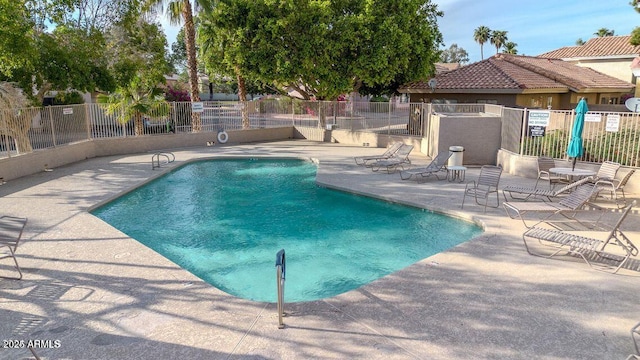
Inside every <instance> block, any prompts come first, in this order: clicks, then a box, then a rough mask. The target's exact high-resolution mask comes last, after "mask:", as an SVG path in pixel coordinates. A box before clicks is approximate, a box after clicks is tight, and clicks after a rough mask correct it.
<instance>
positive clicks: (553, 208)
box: [502, 183, 596, 228]
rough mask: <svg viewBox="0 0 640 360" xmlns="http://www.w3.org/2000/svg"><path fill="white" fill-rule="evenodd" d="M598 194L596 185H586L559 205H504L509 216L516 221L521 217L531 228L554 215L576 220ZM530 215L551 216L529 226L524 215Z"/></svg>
mask: <svg viewBox="0 0 640 360" xmlns="http://www.w3.org/2000/svg"><path fill="white" fill-rule="evenodd" d="M594 193H596V187H595V185H593V184H591V183H584V184H582V185H580V186H578V187H576V188H575V190H574V191H573V192H571V193H570V194H569V195H567V196H566V197H564V198H562V200H560V201H559V202H557V203H550V202H511V201H510V202H505V203H504V204H502V206H503V207H504V210H505V211H506V212H507V215H508V216H509V217H510V218H512V219H515V218H516V217H519V218H520V220H522V223H523V224H524V226H525V227H527V228H531V227H532V226H535V225H537V224H538V223H540V222H543V221H545V220H547V219H549V218H551V217H553V216H554V215H562V216H564V217H566V218H569V219H575V214H576V213H577V212H578V211H579V210H581V209H582V208H583V207H584V206H585V204H586V203H587V202H588V201H589V199H591V198H592V197H593V196H594ZM528 213H535V214H549V215H548V216H547V217H545V218H544V219H543V220H539V221H538V222H537V223H536V224H535V225H532V226H529V225H527V222H526V221H525V219H524V215H525V214H528Z"/></svg>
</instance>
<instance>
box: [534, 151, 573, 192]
mask: <svg viewBox="0 0 640 360" xmlns="http://www.w3.org/2000/svg"><path fill="white" fill-rule="evenodd" d="M554 167H556V162H555V160H553V159H552V158H550V157H544V156H541V157H538V178H537V179H536V185H535V187H536V188H537V187H538V182H539V181H540V180H544V181H547V182H549V189H552V188H553V186H555V184H562V183H566V182H567V179H566V178H565V177H563V176H561V175H556V174H554V173H552V172H551V171H550V169H551V168H554Z"/></svg>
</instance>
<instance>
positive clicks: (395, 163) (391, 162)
mask: <svg viewBox="0 0 640 360" xmlns="http://www.w3.org/2000/svg"><path fill="white" fill-rule="evenodd" d="M411 150H413V145H405V144H402V146H401V147H400V149H398V151H396V152H395V153H394V154H393V155H392V156H391V157H389V158H388V159H384V160H377V161H375V162H373V163H371V170H373V171H378V170H380V169H385V170H387V173H389V174H391V173H392V172H395V171H396V170H397V169H398V168H402V170H404V165H405V164H411V160H409V154H410V153H411Z"/></svg>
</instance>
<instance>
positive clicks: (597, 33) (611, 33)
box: [593, 28, 614, 37]
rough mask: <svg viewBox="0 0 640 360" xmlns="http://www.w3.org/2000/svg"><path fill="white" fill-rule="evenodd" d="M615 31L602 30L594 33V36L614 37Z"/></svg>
mask: <svg viewBox="0 0 640 360" xmlns="http://www.w3.org/2000/svg"><path fill="white" fill-rule="evenodd" d="M613 34H614V31H613V30H609V29H607V28H600V29H598V31H596V32H594V33H593V35H595V36H597V37H605V36H613Z"/></svg>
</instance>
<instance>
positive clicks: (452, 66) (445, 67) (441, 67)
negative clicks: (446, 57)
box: [435, 63, 461, 74]
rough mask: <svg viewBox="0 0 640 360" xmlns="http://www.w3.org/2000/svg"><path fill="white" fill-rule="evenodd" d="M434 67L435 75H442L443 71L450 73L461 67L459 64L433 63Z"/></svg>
mask: <svg viewBox="0 0 640 360" xmlns="http://www.w3.org/2000/svg"><path fill="white" fill-rule="evenodd" d="M435 66H436V74H440V73H443V72H445V71H451V70H455V69H457V68H459V67H460V66H461V65H460V64H459V63H435Z"/></svg>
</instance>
